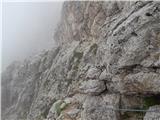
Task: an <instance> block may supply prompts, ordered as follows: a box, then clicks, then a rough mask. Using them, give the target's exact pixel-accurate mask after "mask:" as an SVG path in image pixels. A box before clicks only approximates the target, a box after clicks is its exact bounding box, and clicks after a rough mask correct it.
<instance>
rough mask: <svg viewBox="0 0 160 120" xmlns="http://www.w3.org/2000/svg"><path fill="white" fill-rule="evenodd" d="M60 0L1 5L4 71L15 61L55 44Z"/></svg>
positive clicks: (60, 5)
mask: <svg viewBox="0 0 160 120" xmlns="http://www.w3.org/2000/svg"><path fill="white" fill-rule="evenodd" d="M61 7H62V1H61V2H35V3H34V2H8V3H7V2H6V3H3V6H2V70H3V69H4V68H6V66H8V65H9V64H10V63H11V62H12V61H14V60H23V59H24V58H26V57H29V56H32V55H35V54H37V53H38V52H40V51H42V50H44V49H48V48H51V47H52V46H54V40H53V34H54V31H55V28H56V26H57V23H58V21H59V20H60V12H61Z"/></svg>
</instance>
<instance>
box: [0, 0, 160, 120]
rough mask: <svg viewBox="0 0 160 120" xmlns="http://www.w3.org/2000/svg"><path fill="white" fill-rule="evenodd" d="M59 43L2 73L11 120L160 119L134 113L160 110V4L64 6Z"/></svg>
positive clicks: (7, 115) (5, 119)
mask: <svg viewBox="0 0 160 120" xmlns="http://www.w3.org/2000/svg"><path fill="white" fill-rule="evenodd" d="M54 39H55V40H56V44H57V47H55V48H53V49H51V50H48V51H45V52H43V53H41V54H39V55H37V56H35V57H33V58H31V59H27V60H25V61H23V62H14V63H13V64H11V65H10V66H8V68H7V69H6V70H5V71H4V72H3V73H2V97H1V98H2V119H3V120H138V119H143V118H144V119H145V120H150V119H149V118H150V117H151V118H155V117H156V116H158V115H159V113H158V114H157V113H153V114H152V113H150V112H147V113H146V115H144V114H139V112H138V113H137V112H134V111H127V110H126V109H129V110H130V109H136V110H137V109H138V110H141V109H142V110H146V111H147V110H148V109H149V110H150V109H152V106H155V105H159V104H160V102H159V101H160V2H158V1H157V2H156V1H134V2H129V1H128V2H127V1H99V2H98V1H97V2H96V1H92V2H91V1H90V2H89V1H83V2H82V1H70V2H64V4H63V9H62V16H61V21H60V23H59V25H58V27H57V30H56V32H55V36H54ZM153 109H154V107H153ZM156 110H158V109H156ZM154 115H155V116H154Z"/></svg>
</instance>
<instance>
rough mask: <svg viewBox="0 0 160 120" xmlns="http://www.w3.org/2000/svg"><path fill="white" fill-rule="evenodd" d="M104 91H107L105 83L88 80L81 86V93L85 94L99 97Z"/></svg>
mask: <svg viewBox="0 0 160 120" xmlns="http://www.w3.org/2000/svg"><path fill="white" fill-rule="evenodd" d="M104 90H106V86H105V83H104V82H103V81H98V80H88V81H84V82H82V85H80V92H81V93H84V94H90V95H99V94H100V93H102V92H103V91H104Z"/></svg>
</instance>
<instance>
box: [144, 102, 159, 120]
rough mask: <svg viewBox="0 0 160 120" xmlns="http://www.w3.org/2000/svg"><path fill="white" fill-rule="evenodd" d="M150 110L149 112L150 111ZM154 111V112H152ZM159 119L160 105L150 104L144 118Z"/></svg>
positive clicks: (146, 119) (148, 119)
mask: <svg viewBox="0 0 160 120" xmlns="http://www.w3.org/2000/svg"><path fill="white" fill-rule="evenodd" d="M150 111H151V112H150ZM152 111H155V112H152ZM159 119H160V106H159V105H156V106H152V107H150V108H149V109H148V112H147V113H146V114H145V116H144V120H159Z"/></svg>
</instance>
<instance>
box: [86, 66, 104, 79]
mask: <svg viewBox="0 0 160 120" xmlns="http://www.w3.org/2000/svg"><path fill="white" fill-rule="evenodd" d="M100 74H101V70H100V69H98V68H96V67H91V68H90V69H89V70H88V72H87V75H86V78H87V79H97V78H98V77H99V75H100Z"/></svg>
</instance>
